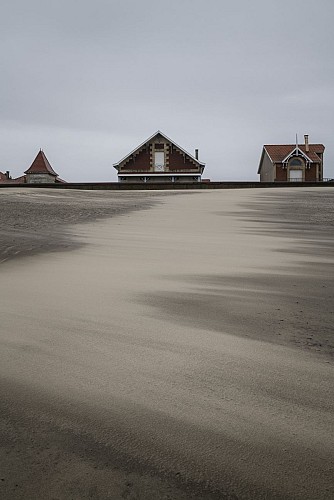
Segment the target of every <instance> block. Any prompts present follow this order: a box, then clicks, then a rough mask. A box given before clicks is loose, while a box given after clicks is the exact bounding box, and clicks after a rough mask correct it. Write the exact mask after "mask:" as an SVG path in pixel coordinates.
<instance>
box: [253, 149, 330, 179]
mask: <svg viewBox="0 0 334 500" xmlns="http://www.w3.org/2000/svg"><path fill="white" fill-rule="evenodd" d="M295 150H296V144H265V145H264V146H263V150H262V154H261V159H260V164H259V168H258V172H257V173H258V174H259V173H260V170H261V166H262V161H263V156H264V154H265V153H267V155H268V157H269V159H270V160H271V162H272V163H282V162H283V161H284V160H285V159H286V158H287V157H289V156H290V155H291V154H292V153H293V152H294V151H295ZM298 150H299V152H301V153H302V155H303V156H304V157H306V158H307V159H308V160H309V161H310V162H311V163H321V159H320V157H319V156H318V153H320V154H322V153H323V152H324V151H325V146H324V145H323V144H309V151H307V152H306V151H305V144H298Z"/></svg>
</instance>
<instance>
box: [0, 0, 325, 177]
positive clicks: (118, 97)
mask: <svg viewBox="0 0 334 500" xmlns="http://www.w3.org/2000/svg"><path fill="white" fill-rule="evenodd" d="M0 23H1V33H0V38H1V79H0V89H1V94H0V95H1V116H0V120H1V121H0V136H1V151H0V170H1V171H5V170H10V171H11V173H12V175H13V176H14V175H15V176H17V175H20V174H22V172H23V170H25V169H27V168H28V167H29V166H30V164H31V162H32V161H33V159H34V158H35V156H36V154H37V152H38V150H39V148H42V149H43V150H44V152H45V154H46V156H47V157H48V159H49V161H50V163H51V165H52V166H53V168H54V169H55V170H56V171H57V172H58V173H59V175H60V176H61V177H62V178H64V179H66V180H68V181H109V180H110V181H115V180H116V171H115V170H114V168H113V167H112V164H113V163H115V162H117V161H118V160H120V159H121V158H122V157H123V156H125V155H126V154H127V153H128V152H130V151H131V150H132V149H134V148H135V147H136V146H137V145H139V144H140V143H141V142H143V141H144V140H145V139H146V138H148V137H149V136H151V135H152V134H153V133H154V132H155V131H156V130H158V129H160V130H161V131H162V132H164V133H165V134H166V135H167V136H169V137H170V138H171V139H173V140H174V141H175V142H176V143H178V144H179V145H180V146H182V147H183V148H184V149H186V150H187V151H189V152H190V153H193V152H194V148H199V151H200V160H201V161H203V162H206V170H205V175H204V177H207V178H211V179H212V180H225V179H226V180H234V179H235V180H253V179H257V174H256V172H257V167H258V163H259V158H260V154H261V149H262V145H263V144H273V143H274V144H275V143H293V142H294V141H295V135H296V133H298V137H299V139H300V142H302V141H303V134H304V133H308V134H309V135H310V142H317V143H319V142H320V143H323V144H325V146H326V151H325V173H324V175H325V177H334V150H333V133H334V127H333V120H334V88H333V87H334V86H333V77H334V63H333V61H334V56H333V54H334V29H333V26H334V2H333V0H318V1H317V2H316V1H311V0H252V1H250V0H234V1H232V0H230V1H225V0H169V1H168V0H166V1H164V2H163V1H161V0H138V1H135V0H95V1H88V0H77V1H74V0H49V1H48V0H29V1H27V0H10V1H7V0H5V1H4V2H2V11H1V21H0Z"/></svg>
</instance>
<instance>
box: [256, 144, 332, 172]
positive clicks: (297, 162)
mask: <svg viewBox="0 0 334 500" xmlns="http://www.w3.org/2000/svg"><path fill="white" fill-rule="evenodd" d="M304 139H305V143H304V144H298V143H297V141H296V144H276V145H275V144H271V145H265V146H263V150H262V154H261V159H260V164H259V169H258V172H257V173H258V174H260V181H261V182H321V181H322V180H323V155H324V151H325V146H324V145H323V144H309V141H308V135H305V136H304Z"/></svg>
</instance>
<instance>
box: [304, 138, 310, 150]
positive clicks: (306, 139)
mask: <svg viewBox="0 0 334 500" xmlns="http://www.w3.org/2000/svg"><path fill="white" fill-rule="evenodd" d="M304 139H305V151H306V153H308V152H309V151H310V146H309V144H308V135H307V134H305V135H304Z"/></svg>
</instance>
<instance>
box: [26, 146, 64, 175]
mask: <svg viewBox="0 0 334 500" xmlns="http://www.w3.org/2000/svg"><path fill="white" fill-rule="evenodd" d="M24 173H25V174H49V175H53V176H55V177H57V176H58V174H57V173H56V172H55V171H54V170H53V168H52V167H51V165H50V163H49V161H48V159H47V157H46V156H45V154H44V152H43V151H42V150H40V151H39V152H38V154H37V156H36V158H35V159H34V161H33V162H32V164H31V166H30V167H29V168H28V170H26V171H25V172H24Z"/></svg>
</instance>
